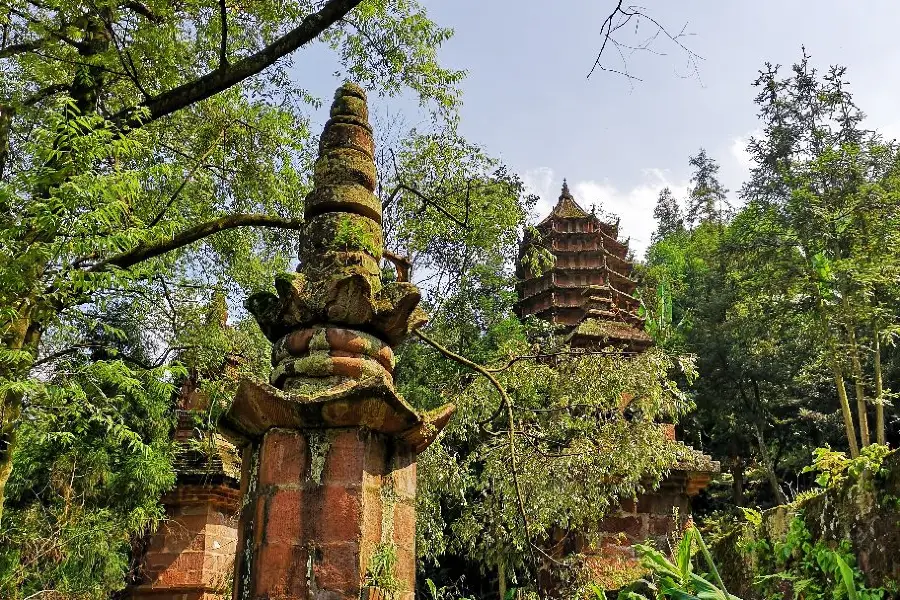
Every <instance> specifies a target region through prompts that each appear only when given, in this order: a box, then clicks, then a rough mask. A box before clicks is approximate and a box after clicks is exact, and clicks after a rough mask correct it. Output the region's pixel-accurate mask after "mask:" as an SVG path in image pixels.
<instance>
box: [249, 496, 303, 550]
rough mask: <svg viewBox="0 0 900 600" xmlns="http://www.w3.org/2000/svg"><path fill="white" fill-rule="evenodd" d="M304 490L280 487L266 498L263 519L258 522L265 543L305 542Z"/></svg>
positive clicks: (291, 543) (294, 543)
mask: <svg viewBox="0 0 900 600" xmlns="http://www.w3.org/2000/svg"><path fill="white" fill-rule="evenodd" d="M303 499H304V492H303V491H302V490H291V489H279V490H275V491H274V492H273V493H272V495H271V496H269V497H268V498H266V502H265V507H264V511H263V512H264V514H263V516H262V518H263V521H262V522H261V523H258V525H259V526H260V528H261V529H263V533H262V542H263V544H287V545H298V544H302V543H303V539H304V536H303V527H304V522H303V510H302V508H303Z"/></svg>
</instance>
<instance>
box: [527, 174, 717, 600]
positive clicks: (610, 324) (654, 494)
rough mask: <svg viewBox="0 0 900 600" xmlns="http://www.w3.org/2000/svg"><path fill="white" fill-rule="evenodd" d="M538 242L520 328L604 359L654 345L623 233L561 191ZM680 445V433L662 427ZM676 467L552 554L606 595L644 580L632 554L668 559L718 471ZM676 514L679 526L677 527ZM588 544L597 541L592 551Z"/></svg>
mask: <svg viewBox="0 0 900 600" xmlns="http://www.w3.org/2000/svg"><path fill="white" fill-rule="evenodd" d="M536 229H537V235H532V236H528V237H526V239H525V240H524V241H523V243H522V247H521V250H520V254H519V261H518V265H517V275H518V277H519V281H520V284H519V302H518V304H517V305H516V311H517V313H518V315H519V317H520V318H526V317H529V316H535V317H537V318H540V319H544V320H546V321H548V322H550V323H552V324H553V325H555V326H556V327H557V328H558V330H559V332H560V333H562V334H564V335H566V337H567V341H568V343H569V345H570V347H575V348H584V349H586V350H600V349H603V348H606V347H610V346H612V347H614V348H619V349H621V350H624V351H627V352H641V351H643V350H646V349H647V348H649V347H650V345H651V343H652V340H651V338H650V336H649V335H647V333H646V332H645V331H644V320H643V319H642V318H641V317H640V315H639V314H638V309H639V307H640V301H639V300H638V299H637V298H635V297H634V290H635V288H636V287H637V284H636V282H635V281H634V279H632V278H631V273H632V269H633V264H632V262H631V260H630V259H629V257H628V241H620V240H619V223H618V221H616V222H615V223H610V222H606V221H603V220H601V219H600V218H599V217H598V216H597V215H596V214H595V212H594V211H592V212H590V213H589V212H587V211H586V210H584V209H583V208H582V207H581V206H579V205H578V203H577V202H576V201H575V198H573V197H572V194H571V193H569V186H568V185H566V184H565V182H564V183H563V187H562V194H561V195H560V196H559V201H558V202H557V203H556V206H554V207H553V210H552V211H551V212H550V215H549V216H548V217H547V218H546V219H544V220H543V221H541V222H540V223H539V224H538V225H537V226H536ZM536 248H538V249H542V250H546V251H549V253H550V254H551V255H552V256H553V259H554V261H553V264H552V266H551V267H550V268H547V269H545V270H543V271H542V272H540V273H534V272H532V270H531V269H530V268H529V266H528V264H529V263H530V262H534V261H529V260H528V257H529V256H532V253H533V251H534V250H535V249H536ZM653 426H655V427H660V428H661V429H662V430H663V431H664V433H665V435H666V437H668V438H669V439H670V440H672V441H675V427H674V425H671V424H665V423H657V424H655V425H653ZM674 449H675V452H676V454H677V455H678V460H677V462H676V463H675V464H673V465H672V469H671V470H670V472H669V473H668V475H667V476H666V477H664V478H663V480H662V481H661V482H660V483H659V485H658V486H657V487H656V488H655V489H650V490H647V491H646V492H645V493H643V494H639V495H638V498H636V499H634V498H623V499H621V500H620V504H619V507H618V508H617V509H613V510H611V511H608V512H607V514H606V515H605V516H604V517H603V518H602V519H601V520H600V521H599V523H597V525H596V526H595V527H593V528H592V531H591V532H590V533H591V535H585V534H586V533H587V532H583V531H567V530H564V529H562V528H558V529H555V530H554V531H553V533H552V534H551V539H550V544H549V547H548V549H547V551H548V552H549V553H550V554H552V555H556V556H558V557H562V556H566V555H570V554H573V553H578V554H582V555H584V556H585V565H586V566H587V568H588V569H590V570H591V571H592V572H593V575H594V578H595V580H596V581H597V582H598V583H600V584H601V585H602V586H603V587H605V588H607V589H614V587H616V586H618V585H621V584H622V583H624V582H627V581H630V578H632V576H633V578H636V577H639V576H640V575H639V574H640V572H641V568H640V561H639V560H638V559H637V557H636V555H635V551H634V545H635V544H639V543H644V542H646V541H648V540H650V541H652V542H653V543H654V544H655V545H656V546H657V547H658V548H661V549H665V548H666V547H667V543H668V542H667V540H668V539H669V538H670V537H671V536H672V535H673V533H674V532H676V531H677V530H678V529H679V528H680V527H681V525H682V524H683V522H684V520H685V519H686V518H688V517H689V516H690V512H691V498H692V497H693V496H695V495H697V493H699V492H700V490H702V489H703V488H705V487H706V486H707V484H708V483H709V481H710V476H711V475H712V474H713V473H716V472H718V471H719V464H718V463H717V462H715V461H713V460H712V459H711V458H710V457H709V456H706V455H704V454H703V453H701V452H698V451H696V450H694V449H693V448H691V447H690V446H686V445H684V444H683V443H681V442H675V446H674ZM673 512H674V514H676V515H677V516H678V519H675V518H673ZM589 539H592V540H593V541H589ZM551 572H552V570H548V571H546V572H545V573H544V575H543V576H542V577H541V581H540V584H541V586H542V588H544V590H545V591H546V592H547V593H548V595H550V596H554V595H555V592H554V591H553V590H554V589H555V588H556V586H557V585H558V584H559V582H558V581H556V580H554V579H553V577H552V576H551V575H550V573H551Z"/></svg>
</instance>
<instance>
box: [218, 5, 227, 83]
mask: <svg viewBox="0 0 900 600" xmlns="http://www.w3.org/2000/svg"><path fill="white" fill-rule="evenodd" d="M219 26H220V27H221V28H222V36H221V41H220V42H219V69H227V68H228V9H227V7H226V6H225V0H219Z"/></svg>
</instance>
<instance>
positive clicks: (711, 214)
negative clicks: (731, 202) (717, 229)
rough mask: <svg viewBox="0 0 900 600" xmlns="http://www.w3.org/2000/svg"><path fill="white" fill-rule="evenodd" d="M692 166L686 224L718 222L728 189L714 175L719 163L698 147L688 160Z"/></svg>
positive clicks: (720, 218)
mask: <svg viewBox="0 0 900 600" xmlns="http://www.w3.org/2000/svg"><path fill="white" fill-rule="evenodd" d="M688 162H689V163H690V165H691V166H692V167H694V173H693V175H691V183H692V184H693V186H692V187H691V188H690V189H689V190H688V205H687V216H686V220H687V224H688V226H690V227H695V226H696V225H698V224H699V223H706V222H719V221H721V220H722V216H723V214H724V210H725V206H724V204H725V202H726V199H725V198H726V194H727V193H728V190H726V189H725V187H724V186H723V185H722V184H721V183H720V182H719V180H718V178H717V177H716V175H717V174H718V172H719V164H718V163H717V162H716V161H715V160H714V159H713V158H710V157H709V156H708V155H707V154H706V150H704V149H703V148H700V152H698V153H697V154H696V155H694V156H692V157H691V158H690V160H689V161H688Z"/></svg>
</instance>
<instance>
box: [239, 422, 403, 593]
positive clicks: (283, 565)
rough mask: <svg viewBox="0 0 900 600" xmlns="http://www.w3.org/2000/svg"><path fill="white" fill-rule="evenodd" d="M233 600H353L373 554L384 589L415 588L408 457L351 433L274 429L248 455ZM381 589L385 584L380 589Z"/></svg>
mask: <svg viewBox="0 0 900 600" xmlns="http://www.w3.org/2000/svg"><path fill="white" fill-rule="evenodd" d="M247 455H248V460H247V461H246V465H247V473H246V481H248V482H249V485H248V487H250V488H251V489H250V490H249V492H250V494H249V498H248V502H247V503H246V505H245V507H244V517H243V519H242V521H243V523H244V525H243V528H242V531H241V541H240V545H239V547H240V548H242V552H241V553H240V554H239V557H238V561H239V564H238V565H237V570H236V572H237V573H238V574H239V576H240V581H238V592H237V596H236V597H237V598H252V599H262V598H266V599H267V600H276V599H279V600H287V599H291V600H293V599H298V600H299V599H301V598H302V599H303V600H308V599H313V598H315V599H337V598H347V599H350V598H353V599H358V598H360V596H361V594H362V593H363V590H364V588H366V587H367V585H366V583H367V575H369V576H371V575H372V572H371V571H372V569H373V566H374V564H375V561H376V560H377V559H378V556H376V555H377V554H378V553H382V554H383V553H391V554H393V555H394V556H396V559H397V562H396V569H395V571H394V572H393V573H391V574H390V575H389V577H390V578H391V579H392V581H391V582H390V584H389V585H388V587H390V588H393V590H392V591H395V592H396V594H395V597H398V598H403V597H405V596H409V597H411V594H412V591H413V589H414V586H415V573H414V570H413V565H414V564H415V508H414V502H415V491H416V470H415V469H416V467H415V462H414V461H415V456H414V452H413V450H412V449H411V448H410V447H409V446H406V445H405V444H403V443H398V442H397V441H396V440H394V439H391V438H390V437H388V436H386V435H384V434H381V433H377V432H372V431H365V430H363V429H357V428H345V429H330V430H321V431H302V430H299V431H298V430H293V431H292V430H288V429H280V428H274V429H270V430H269V431H268V432H266V433H265V435H264V436H263V438H262V441H261V443H259V444H255V445H254V446H253V447H251V448H249V449H248V451H247ZM381 583H382V584H383V583H384V582H381Z"/></svg>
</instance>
